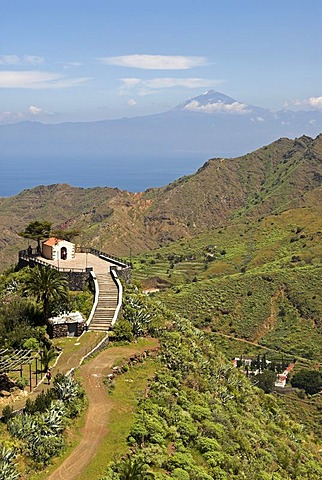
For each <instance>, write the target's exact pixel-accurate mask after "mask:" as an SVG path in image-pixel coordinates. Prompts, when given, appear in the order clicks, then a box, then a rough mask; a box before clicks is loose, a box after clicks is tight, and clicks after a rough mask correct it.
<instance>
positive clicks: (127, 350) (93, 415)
mask: <svg viewBox="0 0 322 480" xmlns="http://www.w3.org/2000/svg"><path fill="white" fill-rule="evenodd" d="M156 346H157V340H155V341H154V340H152V339H151V342H150V347H148V346H147V345H144V346H137V345H126V346H120V347H111V348H108V349H106V350H104V351H103V352H101V353H100V354H99V355H98V356H97V357H95V358H94V359H93V360H91V361H89V362H88V363H86V364H85V365H83V366H82V367H81V368H80V373H81V376H82V380H83V381H82V383H83V387H84V389H85V392H86V395H87V398H88V403H89V405H88V410H87V413H86V419H85V425H84V427H83V429H82V439H81V441H80V443H79V444H78V446H77V447H76V448H75V449H74V450H73V452H72V453H71V455H70V456H69V457H68V458H67V459H66V460H65V461H64V462H63V463H62V464H61V466H60V467H58V468H57V469H56V470H55V471H54V472H53V473H52V474H50V476H49V477H47V480H76V479H77V478H78V477H79V475H80V474H81V473H83V472H84V470H85V469H86V467H87V466H88V465H89V464H90V462H91V461H92V460H93V458H94V457H95V454H96V451H97V449H98V447H99V445H100V443H101V441H102V440H103V438H104V437H105V435H107V434H108V416H109V413H110V411H111V409H112V407H113V406H114V405H113V402H112V401H111V400H110V399H109V397H108V395H107V390H106V386H105V385H104V383H103V379H104V376H105V375H106V374H107V373H108V372H109V370H110V369H111V368H112V367H113V365H114V364H115V362H116V361H119V360H120V359H122V358H124V359H126V358H129V357H131V356H132V355H134V354H137V353H141V352H143V351H144V350H147V349H148V348H151V349H152V348H155V347H156Z"/></svg>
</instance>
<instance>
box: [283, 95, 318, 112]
mask: <svg viewBox="0 0 322 480" xmlns="http://www.w3.org/2000/svg"><path fill="white" fill-rule="evenodd" d="M290 105H291V106H292V105H293V106H295V107H299V108H304V109H309V110H322V97H310V98H306V99H305V100H294V101H293V102H291V103H290Z"/></svg>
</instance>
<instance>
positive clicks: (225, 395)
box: [104, 315, 322, 480]
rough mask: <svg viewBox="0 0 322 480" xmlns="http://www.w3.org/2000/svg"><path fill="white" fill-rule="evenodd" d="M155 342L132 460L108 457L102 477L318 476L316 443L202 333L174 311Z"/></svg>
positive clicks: (134, 434) (131, 440) (134, 430)
mask: <svg viewBox="0 0 322 480" xmlns="http://www.w3.org/2000/svg"><path fill="white" fill-rule="evenodd" d="M169 317H171V315H168V322H169ZM160 342H161V351H160V360H161V366H160V368H159V370H158V371H157V374H156V376H155V378H154V380H153V381H152V382H151V383H150V386H149V389H148V395H147V398H145V399H143V400H141V402H140V405H139V409H138V413H137V416H136V421H135V424H134V425H133V428H132V430H131V434H130V436H129V439H128V441H129V444H130V446H131V460H126V459H125V460H123V461H119V462H115V463H112V464H111V465H110V467H109V470H108V473H107V475H106V476H105V477H104V480H109V479H115V480H116V479H122V478H129V477H125V476H123V473H122V472H123V471H124V470H125V469H127V470H130V469H131V468H132V469H133V470H134V469H136V470H140V472H141V473H140V474H141V475H142V477H138V478H150V477H148V476H146V475H147V473H144V472H149V474H150V476H151V478H156V479H163V478H164V479H165V478H173V479H187V480H188V479H196V480H197V479H198V480H199V479H200V480H210V479H213V478H216V479H227V480H228V479H229V480H230V479H231V480H232V479H241V478H245V479H247V480H251V479H254V480H259V479H262V480H266V479H267V480H268V479H271V478H274V479H281V480H282V479H283V480H286V479H292V478H301V479H311V480H314V479H316V480H317V479H319V478H320V477H321V475H322V467H321V458H320V456H319V454H318V450H319V445H318V444H315V443H314V441H312V438H310V436H309V435H308V434H307V433H306V432H305V430H304V429H303V427H302V426H300V425H298V424H296V423H294V422H293V421H292V420H291V419H290V418H289V417H288V415H287V413H286V412H283V410H282V408H281V404H279V402H278V400H276V399H275V398H274V397H273V396H271V395H266V394H264V393H263V392H262V391H261V390H259V389H257V388H256V387H253V386H252V385H251V383H250V382H249V381H248V379H247V378H246V377H245V376H244V375H243V374H241V373H240V372H239V371H238V370H237V369H235V368H234V367H233V366H232V365H231V364H229V362H228V361H227V359H226V358H224V357H223V356H222V354H221V353H220V352H218V350H217V349H216V348H215V347H214V346H213V344H212V343H211V342H210V341H209V340H208V338H207V336H206V335H205V334H203V333H202V332H201V331H200V330H199V329H196V328H194V327H192V325H191V324H190V322H189V321H188V320H184V319H182V318H180V317H178V316H177V317H175V318H174V319H173V321H172V325H171V326H169V327H168V328H167V329H166V331H164V332H163V334H162V335H161V338H160ZM152 473H153V475H152Z"/></svg>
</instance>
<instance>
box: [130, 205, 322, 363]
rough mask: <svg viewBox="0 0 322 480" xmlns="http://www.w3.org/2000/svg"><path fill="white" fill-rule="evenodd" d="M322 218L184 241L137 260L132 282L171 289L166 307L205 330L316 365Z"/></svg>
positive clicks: (306, 214)
mask: <svg viewBox="0 0 322 480" xmlns="http://www.w3.org/2000/svg"><path fill="white" fill-rule="evenodd" d="M321 213H322V209H321V207H316V208H301V209H295V210H290V211H287V212H284V213H282V214H280V215H274V216H269V217H267V218H264V219H262V220H261V221H256V222H254V223H251V222H247V223H245V224H241V223H240V224H238V225H234V226H230V227H226V228H221V229H216V230H213V231H210V232H207V233H205V234H202V235H199V236H198V237H195V238H193V239H191V240H185V241H184V240H180V241H179V242H175V243H173V244H172V245H170V246H168V247H164V248H163V249H160V250H158V251H156V252H150V253H147V254H145V255H142V256H141V257H139V258H137V259H136V260H135V262H134V267H135V268H134V271H133V278H134V279H135V280H137V281H141V283H142V284H143V286H144V287H146V288H148V287H156V286H161V287H162V286H165V285H167V286H171V287H172V288H170V289H168V290H166V291H165V293H164V294H163V295H162V296H163V299H164V301H165V302H166V303H167V305H168V306H170V307H171V308H173V309H174V310H175V311H177V312H179V313H181V314H183V315H186V316H188V317H189V318H190V319H191V320H193V322H195V324H197V325H199V326H200V325H203V326H207V327H211V328H212V329H213V330H217V331H221V332H224V333H228V334H231V335H235V336H237V337H242V338H245V339H248V340H253V341H256V342H259V343H261V344H262V345H266V346H269V347H271V348H276V349H281V350H283V351H285V352H289V353H290V354H293V355H299V356H304V357H308V358H316V359H318V358H319V356H320V351H321V333H322V325H321V315H322V287H321V285H322V282H321V280H322V264H321V254H322V247H321V241H320V240H321V235H322V233H321V232H322V215H321ZM165 282H167V283H165Z"/></svg>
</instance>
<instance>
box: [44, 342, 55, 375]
mask: <svg viewBox="0 0 322 480" xmlns="http://www.w3.org/2000/svg"><path fill="white" fill-rule="evenodd" d="M56 356H57V353H56V351H55V349H54V348H53V347H52V346H50V347H47V346H44V348H43V349H42V350H41V351H40V361H41V363H42V365H43V371H44V372H47V370H48V367H49V363H50V362H51V361H52V360H54V358H56Z"/></svg>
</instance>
